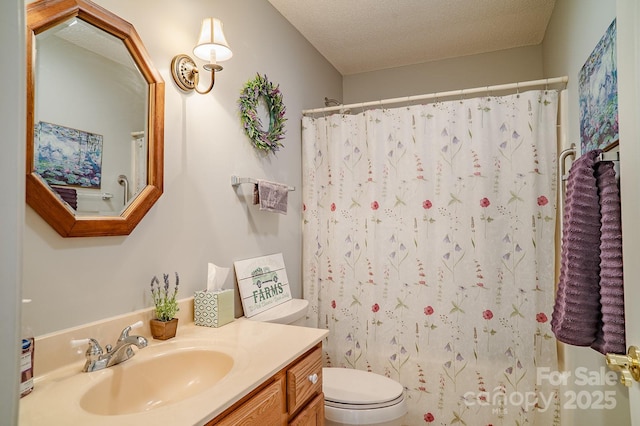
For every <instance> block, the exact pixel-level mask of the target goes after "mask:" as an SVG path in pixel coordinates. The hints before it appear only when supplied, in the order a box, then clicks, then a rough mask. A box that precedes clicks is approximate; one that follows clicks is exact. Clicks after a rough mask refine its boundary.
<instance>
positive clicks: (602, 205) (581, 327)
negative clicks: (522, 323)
mask: <svg viewBox="0 0 640 426" xmlns="http://www.w3.org/2000/svg"><path fill="white" fill-rule="evenodd" d="M601 152H602V151H600V150H594V151H591V152H588V153H586V154H584V155H582V156H581V157H580V158H579V159H578V160H576V161H575V162H574V163H573V165H572V166H571V171H570V172H569V179H568V182H567V193H566V204H565V211H564V230H563V234H562V256H561V265H560V282H559V283H558V291H557V295H556V303H555V306H554V310H553V315H552V319H551V329H552V330H553V332H554V334H555V335H556V338H557V339H558V340H560V341H562V342H564V343H568V344H572V345H576V346H591V347H592V348H593V349H595V350H597V351H598V352H601V353H603V354H605V353H625V348H626V342H625V327H624V292H623V281H622V223H621V218H620V192H619V189H618V185H617V182H616V177H615V171H614V169H613V163H612V162H610V161H596V159H597V157H598V156H599V155H600V153H601Z"/></svg>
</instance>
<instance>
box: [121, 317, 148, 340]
mask: <svg viewBox="0 0 640 426" xmlns="http://www.w3.org/2000/svg"><path fill="white" fill-rule="evenodd" d="M142 324H143V323H142V321H137V322H134V323H133V324H131V325H129V326H127V327H125V328H124V329H123V330H122V331H121V332H120V337H118V341H121V340H124V339H126V338H127V337H129V333H130V332H131V330H134V329H136V328H140V327H142Z"/></svg>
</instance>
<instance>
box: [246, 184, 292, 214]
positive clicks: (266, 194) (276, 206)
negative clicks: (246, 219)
mask: <svg viewBox="0 0 640 426" xmlns="http://www.w3.org/2000/svg"><path fill="white" fill-rule="evenodd" d="M257 185H258V198H259V201H260V210H264V211H269V212H274V213H281V214H287V199H288V197H289V187H288V186H287V185H283V184H281V183H276V182H269V181H266V180H261V179H259V180H258V184H257ZM254 199H255V196H254Z"/></svg>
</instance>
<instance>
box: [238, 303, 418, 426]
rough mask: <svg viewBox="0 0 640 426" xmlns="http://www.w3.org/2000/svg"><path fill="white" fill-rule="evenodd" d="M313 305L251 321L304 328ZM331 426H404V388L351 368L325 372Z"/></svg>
mask: <svg viewBox="0 0 640 426" xmlns="http://www.w3.org/2000/svg"><path fill="white" fill-rule="evenodd" d="M308 307H309V302H308V301H307V300H303V299H291V300H288V301H286V302H284V303H281V304H279V305H277V306H274V307H273V308H270V309H268V310H266V311H263V312H260V313H259V314H256V315H254V316H252V317H250V318H249V319H250V320H252V321H261V322H273V323H278V324H290V325H298V326H304V324H305V315H306V313H307V309H308ZM322 383H323V385H322V391H323V392H324V399H325V402H324V409H325V410H324V412H325V421H326V422H325V424H326V425H327V426H343V425H344V426H346V425H368V426H400V425H402V420H403V418H404V416H405V414H406V413H407V404H406V401H405V399H404V389H403V388H402V385H401V384H400V383H398V382H396V381H395V380H392V379H390V378H388V377H384V376H381V375H379V374H375V373H369V372H366V371H360V370H353V369H349V368H336V367H329V368H327V367H325V368H323V369H322Z"/></svg>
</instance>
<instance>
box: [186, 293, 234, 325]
mask: <svg viewBox="0 0 640 426" xmlns="http://www.w3.org/2000/svg"><path fill="white" fill-rule="evenodd" d="M193 300H194V307H193V315H194V319H193V321H194V323H195V324H196V325H203V326H205V327H222V326H223V325H225V324H228V323H230V322H231V321H233V320H234V308H233V307H234V300H233V290H221V291H196V293H195V296H194V297H193Z"/></svg>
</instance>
